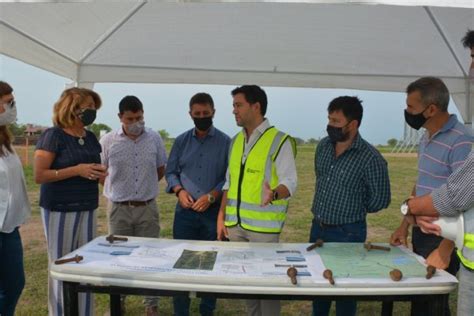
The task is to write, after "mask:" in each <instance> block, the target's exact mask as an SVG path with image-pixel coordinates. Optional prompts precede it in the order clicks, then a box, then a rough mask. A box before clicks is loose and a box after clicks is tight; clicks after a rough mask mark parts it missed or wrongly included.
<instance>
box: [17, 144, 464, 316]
mask: <svg viewBox="0 0 474 316" xmlns="http://www.w3.org/2000/svg"><path fill="white" fill-rule="evenodd" d="M298 150H299V151H298V157H297V168H298V190H297V193H296V195H295V196H294V197H293V199H292V200H291V204H290V210H289V216H288V219H287V222H286V225H285V229H284V231H283V233H282V236H281V241H284V242H307V240H308V236H309V229H310V225H311V218H312V216H311V212H310V207H311V202H312V198H313V194H314V182H315V179H314V168H313V160H314V147H311V146H301V147H299V148H298ZM386 159H387V161H388V164H389V170H390V179H391V188H392V203H391V205H390V207H389V208H388V209H386V210H383V211H381V212H379V213H378V214H372V215H369V216H368V223H369V233H368V240H370V241H379V242H386V241H387V240H388V238H389V236H390V234H391V232H392V231H393V230H394V229H395V228H396V227H398V224H399V223H400V220H401V215H400V212H399V205H400V204H401V202H402V201H403V200H404V199H405V198H406V197H407V196H408V195H409V193H410V191H411V189H412V187H413V184H414V183H415V178H416V157H413V155H400V156H394V155H386ZM25 173H26V177H27V182H28V183H27V184H28V190H29V197H30V200H31V203H32V206H33V214H32V217H31V219H30V221H29V222H28V224H26V225H24V226H23V227H22V228H21V234H22V238H23V245H24V250H25V253H24V256H25V259H24V260H25V269H26V278H27V280H26V282H27V283H26V287H25V290H24V292H23V295H22V297H21V299H20V302H19V304H18V307H17V315H28V316H29V315H46V314H47V254H46V247H45V239H44V232H43V226H42V223H41V218H40V216H39V208H38V198H39V187H38V185H36V184H35V183H34V182H33V179H32V168H31V166H27V167H25ZM164 187H165V183H164V182H163V183H161V184H160V188H161V192H160V195H159V198H158V204H159V209H160V220H161V227H162V235H161V236H162V237H163V238H171V236H172V231H171V228H172V221H173V212H174V205H175V203H176V198H175V196H174V195H169V194H165V193H164V192H163V188H164ZM97 214H98V233H99V234H106V233H107V225H106V214H105V200H104V199H103V198H102V197H101V201H100V207H99V210H98V212H97ZM95 297H96V300H95V304H96V314H97V315H102V314H103V313H104V312H105V311H106V309H107V307H108V297H107V296H105V295H96V296H95ZM455 300H456V295H451V307H452V308H453V309H454V310H455V304H456V303H455ZM282 306H283V307H282V315H310V313H311V303H310V302H304V301H285V302H282ZM159 309H160V311H161V315H172V304H171V299H170V298H167V297H164V298H162V299H161V300H160V306H159ZM453 309H452V310H453ZM380 310H381V304H380V303H367V302H362V303H359V305H358V314H359V315H380ZM332 312H333V313H334V310H333V311H332ZM142 314H143V306H142V305H141V298H139V297H129V298H128V299H127V315H142ZM191 314H192V315H198V304H197V301H196V300H194V301H193V303H192V307H191ZM244 314H245V306H244V303H243V302H242V301H240V300H218V303H217V310H216V315H226V316H233V315H244ZM394 315H409V304H408V303H396V304H395V308H394Z"/></svg>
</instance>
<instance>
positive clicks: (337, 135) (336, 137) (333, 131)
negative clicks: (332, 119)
mask: <svg viewBox="0 0 474 316" xmlns="http://www.w3.org/2000/svg"><path fill="white" fill-rule="evenodd" d="M349 123H350V122H349ZM349 123H347V124H346V125H345V126H343V127H334V126H331V125H328V126H327V127H326V131H327V132H328V136H329V139H331V142H333V143H337V142H344V141H346V140H347V139H348V138H349V132H346V133H344V132H343V131H342V129H343V128H344V127H346V126H347V125H348V124H349Z"/></svg>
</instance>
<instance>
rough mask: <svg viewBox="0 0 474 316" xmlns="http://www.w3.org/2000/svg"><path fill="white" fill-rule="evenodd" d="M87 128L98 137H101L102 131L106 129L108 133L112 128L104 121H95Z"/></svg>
mask: <svg viewBox="0 0 474 316" xmlns="http://www.w3.org/2000/svg"><path fill="white" fill-rule="evenodd" d="M87 129H88V130H90V131H91V132H92V133H94V134H95V136H96V137H97V138H99V137H100V131H106V132H107V133H108V132H110V131H111V130H112V129H111V128H110V127H109V126H108V125H105V124H102V123H93V124H91V125H90V126H89V127H88V128H87Z"/></svg>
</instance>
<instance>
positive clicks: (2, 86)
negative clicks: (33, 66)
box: [0, 81, 13, 97]
mask: <svg viewBox="0 0 474 316" xmlns="http://www.w3.org/2000/svg"><path fill="white" fill-rule="evenodd" d="M12 92H13V88H12V86H10V85H9V84H8V83H6V82H5V81H0V97H3V96H4V95H8V94H11V93H12Z"/></svg>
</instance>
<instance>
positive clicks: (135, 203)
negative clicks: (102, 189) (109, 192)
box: [115, 199, 154, 206]
mask: <svg viewBox="0 0 474 316" xmlns="http://www.w3.org/2000/svg"><path fill="white" fill-rule="evenodd" d="M153 200H154V199H151V200H148V201H122V202H115V203H117V204H120V205H127V206H145V205H148V204H149V203H150V202H152V201H153Z"/></svg>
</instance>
